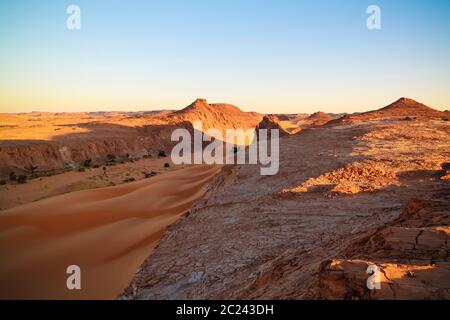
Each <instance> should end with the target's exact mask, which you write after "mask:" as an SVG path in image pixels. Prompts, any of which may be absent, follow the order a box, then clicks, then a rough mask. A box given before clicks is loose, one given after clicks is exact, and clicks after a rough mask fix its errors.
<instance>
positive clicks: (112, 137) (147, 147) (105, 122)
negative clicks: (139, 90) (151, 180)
mask: <svg viewBox="0 0 450 320" xmlns="http://www.w3.org/2000/svg"><path fill="white" fill-rule="evenodd" d="M66 116H67V121H72V122H69V123H63V124H61V115H60V114H43V113H37V114H33V117H31V115H30V117H28V119H25V120H22V122H19V120H20V119H19V120H17V121H16V122H14V126H15V127H14V134H13V133H11V132H7V133H5V134H3V135H4V137H5V138H4V139H2V140H0V177H6V176H8V175H9V173H10V172H12V171H14V172H16V173H21V172H23V171H24V167H25V166H29V165H36V166H38V170H43V171H46V170H52V169H60V168H64V167H65V166H77V165H80V163H81V162H83V161H84V160H86V159H91V160H92V161H93V162H99V163H102V162H104V161H105V160H106V159H107V156H108V155H109V154H113V155H115V156H116V157H118V158H120V157H124V156H125V155H127V154H128V155H129V156H131V157H142V156H144V155H155V154H157V153H158V151H159V150H164V151H165V152H166V153H168V152H170V150H171V148H172V147H173V145H174V144H175V143H176V142H172V141H171V139H170V138H171V134H172V132H173V131H174V130H175V129H177V128H187V129H188V130H190V131H191V132H193V123H194V122H195V121H202V123H203V128H202V130H203V131H206V130H207V129H210V128H216V129H219V130H220V131H222V133H223V134H225V130H226V129H228V128H229V129H244V130H247V129H253V128H255V127H256V126H257V124H258V123H259V121H260V120H261V118H262V116H261V115H259V114H257V113H253V112H244V111H242V110H240V109H239V108H238V107H236V106H233V105H230V104H208V102H207V101H206V100H205V99H197V100H196V101H194V102H193V103H192V104H190V105H189V106H188V107H186V108H184V109H182V110H180V111H176V112H156V113H155V114H153V113H148V112H147V113H143V112H139V113H117V114H116V113H96V114H82V113H81V114H76V115H75V114H74V115H73V119H71V117H70V114H69V115H66ZM5 117H6V116H5ZM10 121H14V119H12V120H10ZM77 121H78V122H77ZM23 122H25V124H26V125H23ZM49 122H52V123H49ZM12 123H13V122H12ZM21 125H23V128H22V129H21ZM70 127H71V128H72V130H70ZM62 129H64V130H66V131H65V132H67V133H65V134H60V132H62V131H61V130H62ZM38 130H39V131H40V132H44V133H45V139H36V138H34V136H35V133H36V132H37V131H38ZM67 130H70V131H67ZM8 135H10V136H11V137H14V138H15V139H12V138H11V139H8ZM17 136H19V137H20V138H21V139H20V140H19V139H16V137H17ZM22 136H24V137H26V139H24V138H22Z"/></svg>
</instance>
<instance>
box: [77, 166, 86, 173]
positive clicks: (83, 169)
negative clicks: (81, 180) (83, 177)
mask: <svg viewBox="0 0 450 320" xmlns="http://www.w3.org/2000/svg"><path fill="white" fill-rule="evenodd" d="M85 171H86V168H84V167H81V168H78V172H85Z"/></svg>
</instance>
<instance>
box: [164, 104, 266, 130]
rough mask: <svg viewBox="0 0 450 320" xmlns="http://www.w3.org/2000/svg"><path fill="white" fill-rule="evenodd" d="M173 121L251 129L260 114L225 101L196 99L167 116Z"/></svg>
mask: <svg viewBox="0 0 450 320" xmlns="http://www.w3.org/2000/svg"><path fill="white" fill-rule="evenodd" d="M168 119H170V120H171V121H172V122H173V123H179V122H183V121H187V122H190V123H192V124H194V122H196V121H201V122H202V124H203V129H204V130H207V129H212V128H215V129H219V130H220V131H224V130H226V129H227V128H228V129H245V130H246V129H251V128H255V127H256V126H257V125H258V123H259V122H260V120H261V119H262V116H261V115H259V114H255V113H251V112H245V111H242V110H241V109H239V108H238V107H236V106H234V105H232V104H227V103H211V104H209V103H208V101H207V100H206V99H202V98H199V99H196V100H195V101H194V102H192V103H191V104H190V105H188V106H187V107H186V108H183V109H181V110H179V111H176V112H174V113H172V114H171V115H169V116H168Z"/></svg>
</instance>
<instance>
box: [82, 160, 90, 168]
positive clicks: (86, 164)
mask: <svg viewBox="0 0 450 320" xmlns="http://www.w3.org/2000/svg"><path fill="white" fill-rule="evenodd" d="M81 166H82V167H85V168H90V167H91V166H92V159H86V160H84V161H83V163H82V164H81Z"/></svg>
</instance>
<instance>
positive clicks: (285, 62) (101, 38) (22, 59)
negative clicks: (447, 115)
mask: <svg viewBox="0 0 450 320" xmlns="http://www.w3.org/2000/svg"><path fill="white" fill-rule="evenodd" d="M71 4H75V5H78V6H79V7H80V9H81V29H79V30H69V29H68V28H67V27H66V20H67V18H68V17H69V14H67V13H66V9H67V7H68V6H69V5H71ZM372 4H375V5H378V6H379V7H380V9H381V30H369V29H368V28H367V26H366V20H367V18H368V17H369V14H367V12H366V10H367V7H368V6H369V5H372ZM400 97H409V98H412V99H415V100H418V101H420V102H423V103H425V104H427V105H429V106H431V107H433V108H436V109H440V110H445V109H450V1H448V0H428V1H427V0H371V1H366V0H328V1H326V0H315V1H312V0H310V1H301V0H296V1H287V0H281V1H280V0H277V1H275V0H273V1H272V0H220V1H219V0H110V1H106V0H86V1H85V0H72V1H63V0H20V1H9V0H0V112H29V111H65V112H75V111H99V110H111V111H112V110H122V111H134V110H153V109H180V108H182V107H184V106H186V105H188V104H189V103H191V102H192V101H193V100H195V99H196V98H206V99H208V101H209V102H225V103H232V104H235V105H237V106H239V107H240V108H241V109H243V110H246V111H258V112H261V113H300V112H307V113H311V112H315V111H318V110H321V111H325V112H335V113H337V112H355V111H366V110H371V109H375V108H380V107H383V106H385V105H387V104H389V103H391V102H393V101H395V100H397V99H398V98H400Z"/></svg>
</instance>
